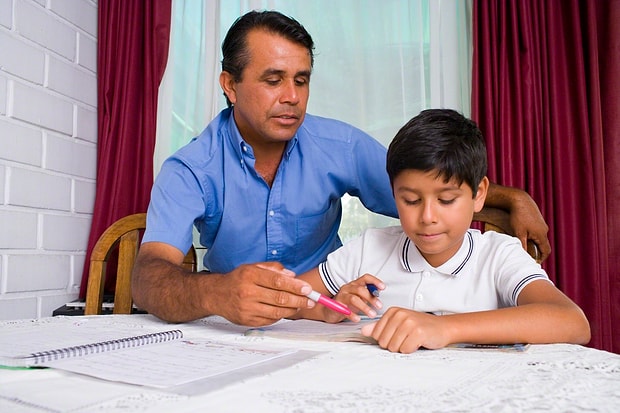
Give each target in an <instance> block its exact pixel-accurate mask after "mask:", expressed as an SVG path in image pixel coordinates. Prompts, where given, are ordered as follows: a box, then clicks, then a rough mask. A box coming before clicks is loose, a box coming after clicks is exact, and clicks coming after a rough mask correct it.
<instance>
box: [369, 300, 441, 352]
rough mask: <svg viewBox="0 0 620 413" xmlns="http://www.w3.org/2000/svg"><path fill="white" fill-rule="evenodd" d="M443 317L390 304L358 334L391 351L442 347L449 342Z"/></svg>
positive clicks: (412, 350)
mask: <svg viewBox="0 0 620 413" xmlns="http://www.w3.org/2000/svg"><path fill="white" fill-rule="evenodd" d="M443 321H445V320H444V318H443V317H438V316H436V315H433V314H427V313H420V312H418V311H414V310H409V309H405V308H400V307H390V308H389V309H388V310H387V311H386V312H385V314H383V316H382V317H381V319H380V320H379V321H377V322H376V323H372V324H368V325H365V326H364V327H362V334H364V335H365V336H370V337H372V338H374V339H375V340H377V343H378V344H379V346H380V347H382V348H385V349H387V350H389V351H392V352H399V353H413V352H414V351H416V350H418V349H419V348H420V347H424V348H427V349H437V348H442V347H445V346H447V345H448V344H450V341H449V338H448V335H447V333H446V328H445V326H444V325H443Z"/></svg>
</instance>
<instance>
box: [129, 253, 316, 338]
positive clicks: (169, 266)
mask: <svg viewBox="0 0 620 413" xmlns="http://www.w3.org/2000/svg"><path fill="white" fill-rule="evenodd" d="M183 257H184V254H183V252H181V251H179V250H178V249H176V248H175V247H173V246H171V245H168V244H164V243H161V242H148V243H144V244H142V246H141V247H140V251H139V253H138V257H137V258H136V262H135V265H134V269H133V275H132V295H133V300H134V303H135V304H136V305H137V306H138V307H139V308H141V309H143V310H146V311H147V312H149V313H150V314H153V315H154V316H156V317H159V318H161V319H162V320H166V321H169V322H174V323H182V322H186V321H192V320H196V319H198V318H202V317H206V316H210V315H220V316H222V317H224V318H226V319H228V320H229V321H231V322H233V323H236V324H242V325H247V326H254V327H255V326H262V325H267V324H272V323H274V322H276V321H278V320H280V319H281V318H284V317H288V316H291V315H293V314H295V313H297V311H298V310H299V309H300V308H311V307H313V306H314V304H315V303H314V302H313V301H312V300H310V299H308V298H307V297H306V294H309V293H310V291H311V290H312V287H311V286H310V284H308V283H307V282H305V281H302V280H300V279H297V278H296V277H295V274H294V273H293V272H292V271H288V270H286V269H284V267H283V266H282V265H281V264H279V263H276V262H270V263H268V262H265V263H259V264H247V265H241V266H239V267H238V268H236V269H235V270H233V271H231V272H230V273H228V274H213V273H205V272H201V273H192V272H190V271H187V270H185V269H184V268H183V267H182V266H181V265H182V263H183Z"/></svg>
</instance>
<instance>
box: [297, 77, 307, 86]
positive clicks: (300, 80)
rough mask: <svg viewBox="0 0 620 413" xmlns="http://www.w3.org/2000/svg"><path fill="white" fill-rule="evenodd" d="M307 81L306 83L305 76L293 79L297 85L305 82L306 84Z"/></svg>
mask: <svg viewBox="0 0 620 413" xmlns="http://www.w3.org/2000/svg"><path fill="white" fill-rule="evenodd" d="M307 83H308V79H305V78H298V79H295V84H296V85H297V86H303V85H305V84H307Z"/></svg>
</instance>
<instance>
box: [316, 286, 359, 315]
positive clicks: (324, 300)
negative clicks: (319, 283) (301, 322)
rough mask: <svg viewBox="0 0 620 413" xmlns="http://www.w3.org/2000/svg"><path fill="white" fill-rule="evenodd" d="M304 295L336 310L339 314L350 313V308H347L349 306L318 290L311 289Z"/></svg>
mask: <svg viewBox="0 0 620 413" xmlns="http://www.w3.org/2000/svg"><path fill="white" fill-rule="evenodd" d="M306 297H308V298H309V299H311V300H312V301H316V302H317V303H319V304H323V305H324V306H325V307H327V308H330V309H332V310H334V311H337V312H339V313H341V314H344V315H351V310H349V308H348V307H347V306H346V305H344V304H342V303H339V302H338V301H336V300H332V299H331V298H329V297H326V296H324V295H323V294H321V293H319V292H318V291H314V290H313V291H312V292H311V293H310V294H308V295H307V296H306Z"/></svg>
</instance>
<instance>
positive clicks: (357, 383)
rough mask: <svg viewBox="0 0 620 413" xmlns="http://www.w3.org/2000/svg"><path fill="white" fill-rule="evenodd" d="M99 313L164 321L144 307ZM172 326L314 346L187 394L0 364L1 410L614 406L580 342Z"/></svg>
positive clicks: (608, 366)
mask: <svg viewBox="0 0 620 413" xmlns="http://www.w3.org/2000/svg"><path fill="white" fill-rule="evenodd" d="M101 320H102V321H101V322H106V323H121V324H122V323H139V324H140V325H153V326H162V325H163V324H164V323H162V322H161V321H159V320H157V319H155V318H154V317H151V316H148V315H136V316H103V317H102V318H101ZM1 327H2V326H1V325H0V331H1ZM176 327H178V328H181V329H182V330H183V331H184V333H185V334H186V336H188V337H200V338H204V337H208V338H212V339H218V340H222V341H226V340H228V341H231V342H235V343H243V342H247V343H258V342H260V343H262V344H266V345H270V346H273V347H274V348H277V347H283V348H284V347H291V346H294V347H298V348H300V349H308V350H314V351H320V352H321V353H320V354H319V355H317V356H315V357H313V358H311V359H307V360H304V361H301V362H299V363H296V364H293V365H291V366H288V367H284V368H281V369H279V370H275V371H271V372H265V373H264V374H259V375H255V376H253V377H248V378H246V379H242V380H237V381H235V382H233V383H230V384H227V385H224V384H222V386H223V387H221V388H219V389H200V388H199V387H198V388H197V387H194V388H192V389H191V391H189V392H184V393H185V394H183V393H179V392H177V391H175V392H168V391H161V390H154V389H149V388H145V387H139V386H132V385H125V384H121V383H114V382H107V381H103V380H98V379H94V378H90V377H85V376H80V375H76V374H71V373H66V372H62V371H57V370H52V369H45V370H7V369H0V411H2V412H14V411H15V412H21V411H24V412H29V411H32V412H41V411H48V412H55V411H59V412H65V411H66V412H68V411H72V412H81V411H88V412H97V411H101V412H118V411H123V412H140V411H144V412H147V411H148V412H172V411H174V412H198V411H200V412H207V411H208V412H218V413H219V412H269V413H276V412H287V413H290V412H316V413H319V412H355V413H360V412H372V413H378V412H381V413H383V412H614V413H617V412H620V355H618V354H613V353H609V352H604V351H599V350H594V349H590V348H586V347H582V346H575V345H565V344H554V345H533V346H531V347H530V348H529V349H528V350H527V351H526V352H523V353H508V352H499V351H479V350H458V349H443V350H432V351H431V350H421V351H418V352H415V353H413V354H410V355H402V354H394V353H390V352H388V351H386V350H382V349H380V348H378V347H376V346H373V345H369V344H360V343H327V342H311V341H292V340H280V339H274V338H268V337H245V336H243V331H244V330H245V329H244V328H243V327H239V326H234V325H230V324H228V323H227V322H225V321H223V320H221V319H218V318H207V319H204V320H199V321H196V322H194V323H190V324H183V325H180V326H176ZM0 335H1V333H0ZM188 394H189V395H188Z"/></svg>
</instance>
